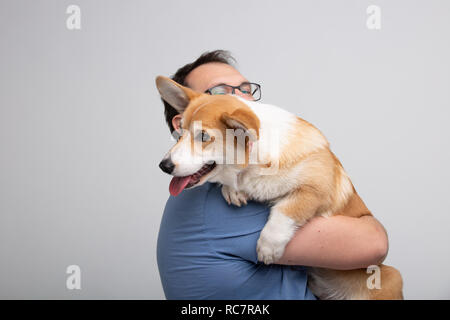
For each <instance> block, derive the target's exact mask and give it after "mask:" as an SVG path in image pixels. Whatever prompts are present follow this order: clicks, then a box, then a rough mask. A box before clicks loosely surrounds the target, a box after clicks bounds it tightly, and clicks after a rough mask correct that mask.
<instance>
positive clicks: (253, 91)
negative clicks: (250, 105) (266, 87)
mask: <svg viewBox="0 0 450 320" xmlns="http://www.w3.org/2000/svg"><path fill="white" fill-rule="evenodd" d="M236 89H239V91H240V92H242V93H243V94H244V95H245V96H248V97H249V98H251V99H252V100H253V101H258V100H260V99H261V86H260V85H259V84H257V83H252V82H243V83H241V85H239V86H237V87H236V86H230V85H228V84H223V83H222V84H219V85H217V86H214V87H212V88H209V89H208V90H206V91H205V93H208V94H211V95H216V94H234V92H235V90H236Z"/></svg>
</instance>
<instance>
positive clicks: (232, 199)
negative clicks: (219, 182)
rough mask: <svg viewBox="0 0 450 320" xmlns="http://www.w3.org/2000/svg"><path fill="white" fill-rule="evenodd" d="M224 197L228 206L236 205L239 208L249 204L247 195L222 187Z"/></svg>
mask: <svg viewBox="0 0 450 320" xmlns="http://www.w3.org/2000/svg"><path fill="white" fill-rule="evenodd" d="M222 195H223V197H224V198H225V201H226V202H227V203H228V204H234V205H235V206H238V207H240V206H241V205H246V204H247V196H246V194H245V193H243V192H240V191H236V190H234V189H233V188H231V187H229V186H225V185H224V186H222Z"/></svg>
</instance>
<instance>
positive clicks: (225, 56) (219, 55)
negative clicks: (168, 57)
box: [161, 50, 236, 133]
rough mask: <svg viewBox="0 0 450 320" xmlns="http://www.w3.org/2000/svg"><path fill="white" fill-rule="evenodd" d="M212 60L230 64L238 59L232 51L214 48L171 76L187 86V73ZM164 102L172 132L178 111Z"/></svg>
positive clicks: (165, 112) (167, 120)
mask: <svg viewBox="0 0 450 320" xmlns="http://www.w3.org/2000/svg"><path fill="white" fill-rule="evenodd" d="M211 62H220V63H225V64H228V65H230V66H232V65H233V62H236V59H234V58H233V56H232V55H231V54H230V52H228V51H225V50H214V51H209V52H205V53H203V54H202V55H201V56H200V57H198V59H197V60H195V61H194V62H192V63H188V64H187V65H185V66H184V67H181V68H180V69H178V70H177V72H175V74H174V75H173V76H172V77H171V79H172V80H174V81H175V82H177V83H179V84H181V85H183V86H187V83H186V77H187V75H188V74H189V73H190V72H191V71H192V70H194V69H195V68H197V67H199V66H201V65H202V64H206V63H211ZM161 100H162V101H163V103H164V115H165V117H166V122H167V125H168V126H169V129H170V132H171V133H172V132H173V131H174V130H175V129H174V127H173V125H172V119H173V117H175V116H176V115H177V114H178V111H177V110H175V108H174V107H172V106H171V105H170V104H168V103H167V102H166V101H164V99H161Z"/></svg>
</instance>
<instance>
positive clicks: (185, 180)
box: [169, 162, 216, 196]
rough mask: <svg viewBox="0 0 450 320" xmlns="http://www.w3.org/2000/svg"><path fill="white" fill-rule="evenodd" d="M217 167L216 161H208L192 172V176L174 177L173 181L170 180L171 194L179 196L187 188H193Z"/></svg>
mask: <svg viewBox="0 0 450 320" xmlns="http://www.w3.org/2000/svg"><path fill="white" fill-rule="evenodd" d="M215 167H216V163H215V162H212V163H209V164H208V163H207V164H205V165H204V166H203V167H201V168H200V170H198V171H197V172H196V173H194V174H191V175H190V176H185V177H173V178H172V181H170V186H169V191H170V194H171V195H173V196H177V195H179V194H180V193H181V191H183V190H184V189H187V188H192V187H193V186H195V185H196V184H197V183H199V182H200V180H201V179H202V178H203V177H204V176H206V175H207V174H208V173H210V172H211V171H212V170H213V169H214V168H215Z"/></svg>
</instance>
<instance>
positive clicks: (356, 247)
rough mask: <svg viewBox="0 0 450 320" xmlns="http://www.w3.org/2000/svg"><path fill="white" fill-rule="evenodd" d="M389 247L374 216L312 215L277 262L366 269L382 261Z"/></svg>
mask: <svg viewBox="0 0 450 320" xmlns="http://www.w3.org/2000/svg"><path fill="white" fill-rule="evenodd" d="M388 247H389V244H388V237H387V234H386V231H385V229H384V228H383V226H382V225H381V224H380V223H379V222H378V221H377V220H376V219H375V218H374V217H373V216H362V217H360V218H353V217H348V216H342V215H336V216H331V217H329V218H324V217H315V218H313V219H311V220H310V221H309V222H308V223H307V224H305V225H304V226H303V227H301V228H300V229H299V230H297V232H296V233H295V235H294V237H293V238H292V239H291V241H290V242H289V243H288V244H287V246H286V250H285V252H284V254H283V256H282V257H281V258H280V260H278V261H277V262H276V263H277V264H285V265H301V266H314V267H323V268H329V269H335V270H350V269H358V268H366V267H368V266H369V265H374V264H380V263H381V262H383V260H384V259H385V257H386V255H387V252H388Z"/></svg>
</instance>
